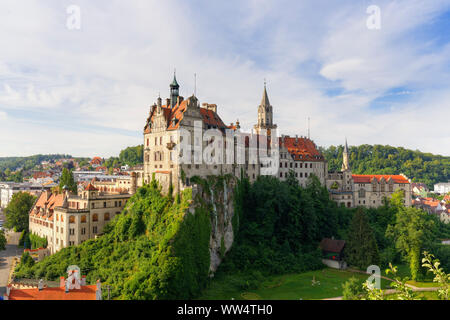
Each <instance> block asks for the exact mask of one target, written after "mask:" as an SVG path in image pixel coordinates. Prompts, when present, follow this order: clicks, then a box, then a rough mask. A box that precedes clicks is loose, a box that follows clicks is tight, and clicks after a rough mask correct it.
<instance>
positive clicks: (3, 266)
mask: <svg viewBox="0 0 450 320" xmlns="http://www.w3.org/2000/svg"><path fill="white" fill-rule="evenodd" d="M19 236H20V233H19V232H9V233H7V238H8V244H7V245H6V250H2V251H0V295H3V294H4V293H5V292H6V285H7V284H8V278H9V272H10V270H11V264H12V262H13V259H14V257H19V258H20V256H21V255H22V251H23V250H22V249H20V248H19V247H18V246H17V245H18V243H19Z"/></svg>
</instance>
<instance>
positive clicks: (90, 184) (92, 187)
mask: <svg viewBox="0 0 450 320" xmlns="http://www.w3.org/2000/svg"><path fill="white" fill-rule="evenodd" d="M84 190H85V191H97V188H96V187H94V185H93V184H92V182H90V183H89V184H88V185H87V187H86V188H84Z"/></svg>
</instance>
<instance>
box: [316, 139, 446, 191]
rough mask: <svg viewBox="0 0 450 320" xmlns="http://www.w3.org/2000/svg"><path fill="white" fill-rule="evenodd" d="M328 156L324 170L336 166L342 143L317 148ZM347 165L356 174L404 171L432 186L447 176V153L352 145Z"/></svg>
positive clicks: (413, 178)
mask: <svg viewBox="0 0 450 320" xmlns="http://www.w3.org/2000/svg"><path fill="white" fill-rule="evenodd" d="M320 149H321V151H322V153H323V154H324V156H325V158H326V159H327V160H328V170H329V171H336V170H340V169H341V166H342V153H343V150H344V147H343V146H330V147H329V148H320ZM349 152H350V166H351V169H352V172H353V173H356V174H401V173H403V174H405V175H406V176H407V177H408V178H410V179H411V180H412V181H413V182H423V183H426V184H427V185H428V187H429V188H430V189H431V190H432V189H433V185H434V184H435V183H438V182H447V181H449V180H450V157H445V156H440V155H434V154H431V153H423V152H420V151H418V150H416V151H413V150H409V149H405V148H402V147H391V146H383V145H368V144H363V145H360V146H357V147H356V146H352V147H350V148H349Z"/></svg>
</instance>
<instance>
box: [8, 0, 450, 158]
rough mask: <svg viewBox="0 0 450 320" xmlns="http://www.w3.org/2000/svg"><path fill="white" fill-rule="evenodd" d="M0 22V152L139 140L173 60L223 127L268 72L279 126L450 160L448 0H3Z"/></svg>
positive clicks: (114, 146) (87, 148) (253, 99)
mask: <svg viewBox="0 0 450 320" xmlns="http://www.w3.org/2000/svg"><path fill="white" fill-rule="evenodd" d="M70 5H77V6H78V7H79V8H80V10H81V29H80V30H69V29H68V28H67V27H66V22H67V19H68V17H69V14H68V13H67V12H66V10H67V7H68V6H70ZM370 5H377V6H378V7H379V8H380V13H381V29H379V30H369V29H368V28H367V26H366V20H367V19H368V17H369V14H367V13H366V9H367V7H368V6H370ZM0 21H1V23H2V28H0V156H12V155H31V154H37V153H69V154H72V155H74V156H97V155H98V156H103V157H108V156H112V155H117V154H118V152H119V151H120V150H121V149H123V148H124V147H126V146H130V145H137V144H139V143H142V139H143V138H142V129H143V126H144V123H145V119H146V117H147V115H148V111H149V106H150V105H151V104H153V103H154V102H155V100H156V98H157V96H158V93H159V92H161V96H162V97H163V98H165V97H166V96H168V90H169V87H168V85H169V83H170V82H171V77H172V74H173V70H174V68H176V69H177V79H178V82H179V83H180V85H181V88H180V91H181V94H182V95H183V96H185V97H187V96H190V95H191V94H192V93H193V91H194V76H193V75H194V73H196V74H197V96H198V98H199V99H200V102H208V103H216V104H217V105H218V111H219V114H220V116H221V117H222V119H223V120H224V121H225V122H226V123H231V122H235V121H236V120H237V119H239V120H240V122H241V125H242V126H243V127H244V128H248V129H250V128H251V127H252V126H253V124H254V123H255V122H256V116H257V114H256V112H257V105H258V104H259V102H260V100H261V95H262V89H263V83H264V79H265V78H266V79H267V87H268V93H269V98H270V101H271V104H272V105H273V108H274V113H275V116H274V121H275V122H276V123H277V124H278V128H279V129H280V133H284V134H291V135H295V134H298V135H306V134H307V118H308V117H310V118H311V136H312V138H313V139H314V140H315V142H316V143H317V144H318V145H321V146H328V145H331V144H342V143H343V141H344V139H345V137H346V136H347V137H348V140H349V144H350V145H360V144H366V143H367V144H390V145H394V146H403V147H407V148H411V149H414V150H415V149H418V150H421V151H424V152H433V153H437V154H443V155H448V156H450V131H449V130H448V125H447V124H446V123H447V122H448V120H447V119H450V107H449V103H450V102H449V101H450V81H449V80H450V30H449V29H450V2H449V1H448V0H445V1H444V0H429V1H419V0H403V1H398V0H397V1H396V0H383V1H382V0H380V1H376V0H375V1H369V0H366V1H354V0H351V1H350V0H333V1H331V0H329V1H323V0H322V1H321V0H315V1H313V0H304V1H287V0H278V1H275V0H274V1H271V0H258V1H256V0H252V1H234V0H232V1H207V0H193V1H173V0H167V1H144V0H142V1H138V0H132V1H126V2H125V1H120V0H112V1H106V0H97V1H88V0H83V1H81V0H71V1H65V0H62V1H46V2H43V1H38V0H20V1H17V0H15V1H14V0H2V1H1V2H0Z"/></svg>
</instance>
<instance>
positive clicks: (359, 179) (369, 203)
mask: <svg viewBox="0 0 450 320" xmlns="http://www.w3.org/2000/svg"><path fill="white" fill-rule="evenodd" d="M326 186H327V189H328V190H329V192H330V197H331V198H332V199H333V200H334V201H336V202H337V203H338V204H341V205H344V206H346V207H348V208H352V207H358V206H363V207H368V208H376V207H379V206H381V205H383V201H384V199H385V198H390V197H391V196H392V194H393V193H394V192H396V191H397V190H403V191H404V195H405V196H404V200H403V203H404V205H405V206H408V207H409V206H411V204H412V199H411V181H410V180H409V179H408V178H407V177H406V176H405V175H403V174H400V175H365V174H352V171H351V168H350V162H349V149H348V144H347V141H345V146H344V152H343V161H342V170H341V171H338V172H329V173H328V177H327V179H326Z"/></svg>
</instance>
